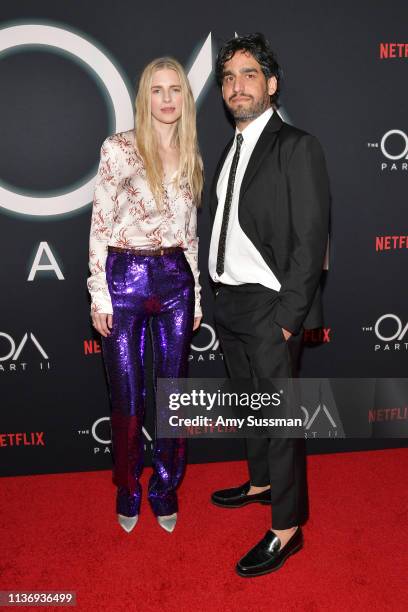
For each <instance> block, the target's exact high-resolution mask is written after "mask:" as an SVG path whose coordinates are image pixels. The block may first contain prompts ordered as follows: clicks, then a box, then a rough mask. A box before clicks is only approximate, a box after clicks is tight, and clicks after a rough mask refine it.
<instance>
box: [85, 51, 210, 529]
mask: <svg viewBox="0 0 408 612" xmlns="http://www.w3.org/2000/svg"><path fill="white" fill-rule="evenodd" d="M202 186H203V173H202V162H201V158H200V154H199V151H198V146H197V135H196V120H195V105H194V99H193V96H192V92H191V89H190V86H189V83H188V80H187V77H186V74H185V73H184V70H183V68H182V66H181V65H180V64H179V63H178V62H177V61H176V60H174V59H172V58H160V59H157V60H154V61H153V62H151V63H150V64H149V65H148V66H147V67H146V68H145V70H144V71H143V74H142V76H141V79H140V83H139V89H138V93H137V96H136V120H135V129H134V130H129V131H127V132H122V133H119V134H115V135H113V136H110V137H109V138H107V139H106V140H105V141H104V143H103V145H102V149H101V161H100V165H99V170H98V178H97V182H96V187H95V197H94V202H93V213H92V223H91V232H90V263H89V267H90V270H91V276H90V278H89V279H88V288H89V291H90V294H91V298H92V307H91V315H92V322H93V325H94V327H95V328H96V329H97V331H98V332H100V333H101V334H102V336H103V339H102V348H103V356H104V361H105V366H106V370H107V376H108V383H109V390H110V397H111V404H112V415H111V426H112V444H113V455H114V466H113V482H114V483H115V484H116V486H117V487H118V489H117V502H116V510H117V513H118V520H119V524H120V525H121V526H122V527H123V529H124V530H125V531H127V532H130V531H131V530H132V529H133V528H134V526H135V525H136V523H137V519H138V516H139V511H140V502H141V486H140V482H139V479H140V475H141V471H142V468H143V441H142V425H143V417H144V399H145V388H144V380H143V379H144V359H145V344H146V335H147V327H149V328H150V332H151V337H152V345H153V357H154V376H155V377H162V378H175V377H185V376H186V374H187V359H188V353H189V346H190V341H191V336H192V332H193V330H194V329H196V328H197V327H198V326H199V324H200V320H201V308H200V285H199V271H198V258H197V252H198V238H197V235H196V226H197V205H198V203H199V201H200V197H201V191H202ZM185 453H186V447H185V440H184V439H156V440H155V443H154V450H153V458H152V463H153V474H152V476H151V478H150V482H149V490H148V498H149V501H150V504H151V507H152V509H153V512H154V514H155V515H156V516H157V519H158V522H159V525H160V526H161V527H163V528H164V529H166V531H169V532H171V531H173V529H174V527H175V524H176V520H177V509H178V507H177V494H176V488H177V486H178V484H179V482H180V479H181V477H182V475H183V471H184V466H185Z"/></svg>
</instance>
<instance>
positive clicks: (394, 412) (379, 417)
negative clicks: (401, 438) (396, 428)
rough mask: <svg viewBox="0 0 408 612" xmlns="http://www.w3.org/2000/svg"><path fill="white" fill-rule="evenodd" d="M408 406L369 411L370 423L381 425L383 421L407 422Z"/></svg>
mask: <svg viewBox="0 0 408 612" xmlns="http://www.w3.org/2000/svg"><path fill="white" fill-rule="evenodd" d="M407 420H408V406H402V407H399V408H381V409H377V410H369V412H368V422H369V423H381V422H383V421H407Z"/></svg>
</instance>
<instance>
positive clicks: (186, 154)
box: [135, 57, 203, 209]
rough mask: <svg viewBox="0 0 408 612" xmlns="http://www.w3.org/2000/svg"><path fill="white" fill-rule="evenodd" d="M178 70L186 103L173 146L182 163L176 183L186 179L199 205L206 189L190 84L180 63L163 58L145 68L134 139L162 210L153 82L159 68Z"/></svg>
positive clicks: (139, 89) (150, 184)
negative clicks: (152, 110) (152, 96)
mask: <svg viewBox="0 0 408 612" xmlns="http://www.w3.org/2000/svg"><path fill="white" fill-rule="evenodd" d="M162 69H170V70H175V72H177V74H178V76H179V78H180V85H181V93H182V99H183V106H182V112H181V117H180V119H179V120H178V122H177V129H176V132H175V138H174V145H175V146H176V147H178V148H179V151H180V164H179V168H178V171H177V174H176V176H175V178H174V184H175V185H176V187H177V189H180V187H181V184H182V182H187V184H188V187H189V189H190V191H191V193H192V196H193V200H194V203H195V205H196V206H199V205H200V202H201V193H202V190H203V164H202V160H201V156H200V152H199V148H198V142H197V128H196V109H195V103H194V98H193V93H192V91H191V87H190V83H189V82H188V79H187V75H186V73H185V72H184V69H183V67H182V66H181V64H180V63H179V62H178V61H177V60H175V59H173V58H172V57H160V58H157V59H155V60H153V61H152V62H150V64H148V65H147V66H146V68H145V69H144V70H143V73H142V76H141V77H140V81H139V88H138V92H137V95H136V104H135V106H136V116H135V138H136V146H137V148H138V152H139V154H140V156H141V157H142V159H143V161H144V165H145V168H146V179H147V182H148V185H149V187H150V190H151V192H152V194H153V196H154V199H155V200H156V204H157V206H158V207H159V209H161V208H162V203H163V198H164V187H163V166H162V162H161V159H160V155H159V152H158V146H157V144H158V143H157V136H156V132H155V130H154V129H153V126H152V113H151V85H152V78H153V73H154V72H155V71H156V70H162Z"/></svg>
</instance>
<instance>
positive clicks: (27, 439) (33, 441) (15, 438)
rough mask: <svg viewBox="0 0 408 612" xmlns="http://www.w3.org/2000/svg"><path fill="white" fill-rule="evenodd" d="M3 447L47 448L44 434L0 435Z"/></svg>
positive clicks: (0, 444) (20, 433) (32, 432)
mask: <svg viewBox="0 0 408 612" xmlns="http://www.w3.org/2000/svg"><path fill="white" fill-rule="evenodd" d="M1 446H45V442H44V432H43V431H28V432H26V431H25V432H19V433H0V447H1Z"/></svg>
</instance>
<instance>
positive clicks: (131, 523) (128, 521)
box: [118, 514, 139, 533]
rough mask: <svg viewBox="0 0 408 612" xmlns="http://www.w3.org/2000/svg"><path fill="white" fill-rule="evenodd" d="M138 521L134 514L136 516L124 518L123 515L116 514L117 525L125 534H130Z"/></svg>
mask: <svg viewBox="0 0 408 612" xmlns="http://www.w3.org/2000/svg"><path fill="white" fill-rule="evenodd" d="M138 519H139V515H138V514H136V516H124V515H123V514H118V521H119V525H120V526H121V527H122V529H124V530H125V531H126V532H127V533H130V532H131V531H132V529H133V528H134V527H135V526H136V523H137V521H138Z"/></svg>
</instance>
